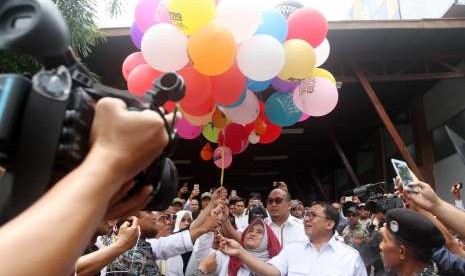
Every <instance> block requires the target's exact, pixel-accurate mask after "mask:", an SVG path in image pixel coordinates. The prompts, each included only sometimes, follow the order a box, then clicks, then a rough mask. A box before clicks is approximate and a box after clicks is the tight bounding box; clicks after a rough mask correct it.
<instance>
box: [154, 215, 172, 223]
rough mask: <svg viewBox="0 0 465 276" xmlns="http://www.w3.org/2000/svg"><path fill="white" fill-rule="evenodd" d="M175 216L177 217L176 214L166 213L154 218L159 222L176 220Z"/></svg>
mask: <svg viewBox="0 0 465 276" xmlns="http://www.w3.org/2000/svg"><path fill="white" fill-rule="evenodd" d="M176 218H177V216H176V215H172V214H166V215H163V216H160V217H159V218H157V219H156V220H157V221H160V222H168V221H172V220H176Z"/></svg>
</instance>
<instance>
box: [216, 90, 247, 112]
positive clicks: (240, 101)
mask: <svg viewBox="0 0 465 276" xmlns="http://www.w3.org/2000/svg"><path fill="white" fill-rule="evenodd" d="M245 96H247V89H245V90H244V92H242V95H241V97H240V98H239V100H237V101H235V102H233V103H232V104H230V105H221V106H223V107H227V108H231V107H238V106H239V105H241V103H243V102H244V100H245Z"/></svg>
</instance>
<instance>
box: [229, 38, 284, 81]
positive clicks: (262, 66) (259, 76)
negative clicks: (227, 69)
mask: <svg viewBox="0 0 465 276" xmlns="http://www.w3.org/2000/svg"><path fill="white" fill-rule="evenodd" d="M236 58H237V65H238V66H239V70H241V72H242V74H244V75H245V76H246V77H248V78H249V79H252V80H255V81H266V80H269V79H272V78H274V77H276V76H277V75H278V74H279V72H281V69H283V66H284V62H285V54H284V48H283V45H282V44H281V43H279V41H278V40H277V39H276V38H274V37H272V36H270V35H264V34H260V35H254V36H253V37H251V38H249V39H247V40H246V41H244V42H243V43H242V44H241V46H240V47H239V50H238V52H237V57H236Z"/></svg>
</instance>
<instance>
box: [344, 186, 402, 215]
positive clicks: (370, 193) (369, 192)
mask: <svg viewBox="0 0 465 276" xmlns="http://www.w3.org/2000/svg"><path fill="white" fill-rule="evenodd" d="M384 184H386V182H384V181H381V182H377V183H373V184H372V183H370V184H366V185H362V186H359V187H356V188H354V189H352V190H349V191H346V192H345V193H344V194H345V195H353V196H358V197H362V198H364V199H365V200H364V201H365V202H366V206H367V208H368V209H369V210H370V212H372V213H376V212H378V211H380V210H383V211H384V212H385V211H387V210H390V209H393V208H402V207H403V205H404V203H403V201H402V199H401V198H400V197H398V196H396V195H392V194H389V195H387V196H385V195H384V190H383V189H381V188H380V187H381V186H382V185H384ZM379 189H381V190H380V191H381V193H380V192H379V191H377V190H379ZM349 202H350V201H349ZM347 206H349V205H347ZM347 206H346V207H347ZM343 208H344V207H343ZM344 209H347V208H344Z"/></svg>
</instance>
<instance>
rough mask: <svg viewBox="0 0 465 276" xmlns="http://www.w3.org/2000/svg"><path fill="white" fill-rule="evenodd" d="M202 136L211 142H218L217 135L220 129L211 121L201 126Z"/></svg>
mask: <svg viewBox="0 0 465 276" xmlns="http://www.w3.org/2000/svg"><path fill="white" fill-rule="evenodd" d="M202 134H203V136H204V137H205V138H206V139H207V140H208V141H210V142H212V143H218V135H219V134H220V130H219V129H217V128H216V127H215V126H214V125H213V124H212V123H211V122H210V123H208V124H207V125H205V126H204V127H203V130H202Z"/></svg>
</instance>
